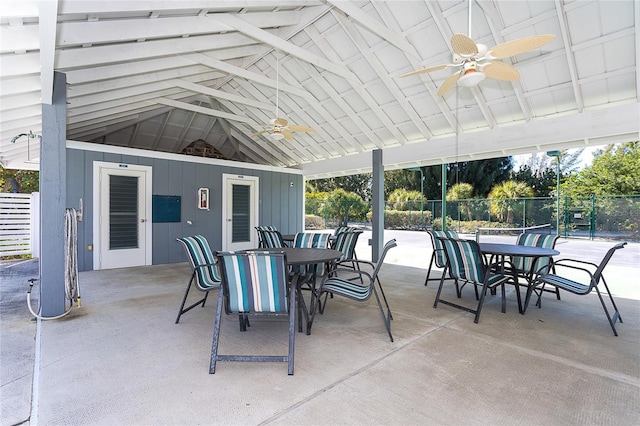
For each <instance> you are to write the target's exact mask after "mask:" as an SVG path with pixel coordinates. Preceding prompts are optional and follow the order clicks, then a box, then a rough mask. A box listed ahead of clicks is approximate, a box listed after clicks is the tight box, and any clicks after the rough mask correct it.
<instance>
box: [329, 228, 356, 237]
mask: <svg viewBox="0 0 640 426" xmlns="http://www.w3.org/2000/svg"><path fill="white" fill-rule="evenodd" d="M356 229H358V228H356V227H353V226H338V227H337V228H336V230H335V231H334V232H333V235H336V236H337V235H338V234H339V233H341V232H347V231H352V230H356Z"/></svg>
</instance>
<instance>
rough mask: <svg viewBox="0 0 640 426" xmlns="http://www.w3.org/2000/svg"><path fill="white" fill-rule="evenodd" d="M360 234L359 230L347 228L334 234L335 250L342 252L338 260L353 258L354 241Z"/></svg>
mask: <svg viewBox="0 0 640 426" xmlns="http://www.w3.org/2000/svg"><path fill="white" fill-rule="evenodd" d="M360 234H362V231H361V230H356V229H353V228H352V229H349V230H347V231H344V232H341V233H339V234H337V235H336V241H335V243H334V245H333V248H334V249H335V250H338V251H341V252H342V257H341V258H340V260H347V259H353V258H354V252H355V249H356V243H357V242H358V237H359V236H360Z"/></svg>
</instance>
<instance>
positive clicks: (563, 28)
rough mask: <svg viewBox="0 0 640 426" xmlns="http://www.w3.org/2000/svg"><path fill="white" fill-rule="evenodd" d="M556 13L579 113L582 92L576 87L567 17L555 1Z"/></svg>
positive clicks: (576, 76) (581, 105) (581, 108)
mask: <svg viewBox="0 0 640 426" xmlns="http://www.w3.org/2000/svg"><path fill="white" fill-rule="evenodd" d="M555 6H556V11H557V13H558V23H559V24H560V32H561V33H562V44H563V46H564V52H565V54H566V55H567V66H568V67H569V74H570V75H571V86H572V87H573V96H574V97H575V100H576V105H577V107H578V112H579V113H581V112H582V111H583V110H584V100H583V99H582V91H581V90H580V86H579V85H578V70H577V68H576V61H575V58H574V55H573V50H572V49H571V38H570V37H571V36H570V35H569V32H568V31H567V16H566V14H565V13H564V8H563V6H562V3H560V1H559V0H555Z"/></svg>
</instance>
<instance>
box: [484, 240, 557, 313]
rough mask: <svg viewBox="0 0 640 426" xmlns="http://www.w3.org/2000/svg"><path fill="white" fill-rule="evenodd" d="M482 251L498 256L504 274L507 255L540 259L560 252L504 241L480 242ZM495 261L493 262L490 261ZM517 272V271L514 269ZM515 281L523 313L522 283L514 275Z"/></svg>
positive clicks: (519, 305)
mask: <svg viewBox="0 0 640 426" xmlns="http://www.w3.org/2000/svg"><path fill="white" fill-rule="evenodd" d="M479 245H480V251H482V254H487V255H490V256H491V259H493V258H494V257H495V258H496V263H499V264H500V267H501V273H503V274H504V262H505V258H506V257H532V258H534V259H538V258H540V257H552V256H557V255H559V254H560V252H559V251H558V250H554V249H550V248H544V247H534V246H523V245H519V244H502V243H479ZM489 263H493V262H489ZM534 264H535V262H534ZM514 274H515V271H514ZM514 281H515V285H516V297H517V298H518V311H519V312H520V313H521V314H522V313H523V312H524V311H523V306H522V298H521V296H520V285H519V283H518V278H517V277H516V276H514ZM530 285H531V283H529V282H528V283H527V288H528V287H529V286H530Z"/></svg>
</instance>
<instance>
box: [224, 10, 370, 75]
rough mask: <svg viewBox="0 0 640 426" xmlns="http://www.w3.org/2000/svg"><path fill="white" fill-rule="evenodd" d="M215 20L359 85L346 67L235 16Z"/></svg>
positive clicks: (225, 16)
mask: <svg viewBox="0 0 640 426" xmlns="http://www.w3.org/2000/svg"><path fill="white" fill-rule="evenodd" d="M215 18H216V19H218V20H219V21H220V22H222V23H224V24H225V25H228V26H229V27H230V28H232V29H234V30H236V31H240V32H241V33H243V34H245V35H246V36H248V37H251V38H253V39H255V40H258V41H261V42H263V43H267V44H269V45H271V46H273V47H274V48H276V49H278V50H281V51H283V52H286V53H288V54H289V55H291V56H295V57H296V58H298V59H301V60H303V61H305V62H308V63H310V64H313V65H314V66H317V67H319V68H322V69H324V70H326V71H329V72H330V73H332V74H336V75H339V76H340V77H342V78H344V79H346V80H348V81H350V82H352V83H356V84H357V83H359V81H358V80H357V78H356V77H355V76H354V75H353V74H352V73H351V71H349V70H348V69H347V68H346V67H343V66H342V65H340V64H336V63H334V62H331V61H328V60H326V59H324V58H321V57H319V56H316V55H314V54H312V53H311V52H309V51H308V50H305V49H303V48H301V47H299V46H296V45H295V44H293V43H289V42H288V41H286V40H283V39H281V38H280V37H277V36H275V35H273V34H271V33H269V32H267V31H264V30H262V29H260V28H257V27H255V26H253V25H251V24H250V23H248V22H246V21H244V20H242V19H240V18H238V17H237V16H234V15H230V14H220V15H216V16H215Z"/></svg>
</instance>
